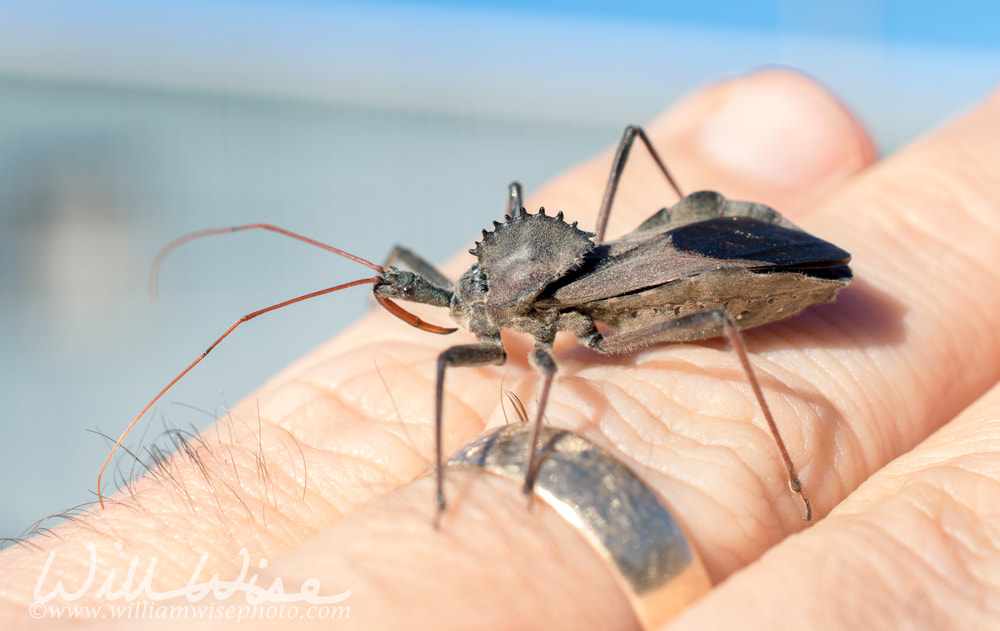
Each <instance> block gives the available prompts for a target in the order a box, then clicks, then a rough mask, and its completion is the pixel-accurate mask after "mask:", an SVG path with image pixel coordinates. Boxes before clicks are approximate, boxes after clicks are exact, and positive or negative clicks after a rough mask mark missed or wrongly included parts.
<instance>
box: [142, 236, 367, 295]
mask: <svg viewBox="0 0 1000 631" xmlns="http://www.w3.org/2000/svg"><path fill="white" fill-rule="evenodd" d="M244 230H269V231H271V232H276V233H278V234H281V235H284V236H286V237H291V238H293V239H297V240H299V241H302V242H304V243H308V244H309V245H314V246H316V247H317V248H321V249H323V250H326V251H327V252H333V253H334V254H339V255H340V256H342V257H344V258H347V259H350V260H352V261H355V262H357V263H361V264H362V265H364V266H366V267H370V268H371V269H373V270H375V271H376V272H378V273H379V274H384V273H385V268H383V267H382V266H381V265H376V264H374V263H372V262H371V261H368V260H365V259H363V258H361V257H360V256H355V255H353V254H351V253H350V252H345V251H343V250H341V249H340V248H335V247H333V246H332V245H327V244H326V243H323V242H321V241H317V240H315V239H310V238H309V237H307V236H304V235H301V234H297V233H295V232H292V231H291V230H285V229H284V228H279V227H278V226H275V225H272V224H269V223H252V224H246V225H243V226H230V227H228V228H208V229H206V230H197V231H195V232H189V233H188V234H185V235H183V236H180V237H177V238H176V239H174V240H173V241H171V242H170V243H168V244H167V245H166V246H165V247H164V248H163V249H162V250H160V251H159V252H158V253H157V255H156V257H155V258H154V259H153V264H152V265H151V266H150V268H149V295H150V297H151V298H153V299H154V300H155V299H156V294H157V285H158V283H157V280H158V278H159V275H160V265H161V264H162V263H163V259H165V258H167V256H168V255H169V254H170V253H171V252H173V251H174V250H176V249H177V248H179V247H180V246H182V245H184V244H185V243H187V242H188V241H194V240H195V239H200V238H201V237H207V236H211V235H214V234H229V233H230V232H242V231H244Z"/></svg>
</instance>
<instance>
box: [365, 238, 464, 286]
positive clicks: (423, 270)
mask: <svg viewBox="0 0 1000 631" xmlns="http://www.w3.org/2000/svg"><path fill="white" fill-rule="evenodd" d="M396 261H399V262H401V263H402V264H403V265H405V266H407V267H408V268H410V270H411V271H414V272H416V273H417V274H420V275H421V276H423V277H424V279H426V280H427V281H428V282H430V283H433V284H435V285H437V286H438V287H440V288H442V289H447V288H448V287H451V285H452V282H451V280H450V279H449V278H448V277H447V276H445V275H444V274H443V273H441V271H440V270H439V269H438V268H437V267H435V266H434V264H433V263H431V262H430V261H428V260H427V259H425V258H424V257H423V256H421V255H420V254H417V253H416V252H414V251H413V250H411V249H410V248H408V247H406V246H403V245H396V246H393V248H392V250H391V251H390V252H389V256H387V257H385V262H384V263H383V264H382V267H389V266H390V265H392V264H393V263H395V262H396Z"/></svg>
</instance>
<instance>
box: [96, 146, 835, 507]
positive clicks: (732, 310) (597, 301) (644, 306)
mask: <svg viewBox="0 0 1000 631" xmlns="http://www.w3.org/2000/svg"><path fill="white" fill-rule="evenodd" d="M637 138H638V139H639V140H641V142H642V144H643V145H644V146H645V147H646V149H647V150H648V152H649V154H650V155H651V156H652V158H653V160H654V161H655V163H656V165H657V167H658V168H659V170H660V172H661V173H662V174H663V176H664V177H665V178H666V180H667V182H668V183H669V184H670V186H671V187H672V188H673V189H674V191H675V192H676V193H677V195H678V196H679V197H680V198H681V199H680V201H679V202H677V203H676V204H675V205H674V206H672V207H665V208H663V209H661V210H659V211H658V212H656V213H655V214H653V215H652V216H651V217H650V218H649V219H647V220H646V221H644V222H643V223H642V224H640V225H639V226H638V227H637V228H636V229H635V230H633V231H632V232H630V233H628V234H626V235H625V236H623V237H621V238H619V239H616V240H614V241H605V239H604V234H605V231H606V228H607V223H608V219H609V216H610V213H611V207H612V204H613V202H614V198H615V193H616V192H617V189H618V184H619V182H620V180H621V177H622V173H623V170H624V166H625V163H626V162H627V159H628V155H629V152H630V151H631V148H632V145H633V144H634V142H635V140H636V139H637ZM507 207H508V212H507V215H506V217H505V218H504V221H503V222H498V221H494V222H493V229H492V230H489V231H487V230H483V236H482V240H481V241H478V242H476V246H475V247H474V248H473V249H471V250H470V253H471V254H473V255H475V256H476V259H477V261H476V263H474V264H473V265H472V267H470V268H469V269H468V271H466V272H465V273H464V274H463V275H462V276H461V278H459V279H458V281H457V282H454V283H453V282H452V281H451V280H450V279H448V278H447V277H446V276H445V275H444V274H443V273H441V272H440V271H438V269H437V268H436V267H434V265H433V264H431V263H430V262H428V261H427V260H425V259H424V258H423V257H421V256H420V255H418V254H416V253H415V252H413V251H412V250H409V249H407V248H404V247H401V246H396V247H395V248H394V249H393V250H392V252H391V253H390V255H389V256H388V258H387V260H386V263H385V265H376V264H374V263H371V262H369V261H367V260H365V259H362V258H360V257H358V256H355V255H353V254H349V253H347V252H345V251H343V250H340V249H338V248H334V247H332V246H329V245H326V244H324V243H321V242H319V241H316V240H313V239H310V238H308V237H304V236H302V235H299V234H295V233H293V232H290V231H288V230H284V229H282V228H278V227H277V226H273V225H270V224H250V225H244V226H235V227H231V228H219V229H209V230H201V231H198V232H193V233H190V234H188V235H185V236H182V237H180V238H178V239H176V240H175V241H173V242H171V243H170V244H168V245H167V246H166V247H165V248H164V249H163V250H162V251H161V252H160V254H159V255H157V257H156V259H155V260H154V263H153V270H152V276H153V279H154V281H155V276H156V272H157V269H158V266H159V264H160V262H161V261H162V260H163V258H164V257H165V256H166V255H167V254H168V253H170V252H171V251H172V250H174V249H175V248H176V247H178V246H180V245H181V244H183V243H186V242H187V241H190V240H192V239H196V238H199V237H203V236H208V235H213V234H223V233H227V232H238V231H243V230H253V229H261V230H269V231H272V232H276V233H278V234H282V235H284V236H287V237H291V238H294V239H298V240H300V241H304V242H306V243H308V244H310V245H314V246H316V247H319V248H323V249H325V250H328V251H330V252H333V253H335V254H339V255H340V256H344V257H346V258H349V259H351V260H353V261H356V262H358V263H361V264H362V265H366V266H368V267H370V268H371V269H373V270H375V272H376V273H377V275H376V276H374V277H372V278H365V279H361V280H355V281H352V282H349V283H344V284H341V285H337V286H335V287H329V288H327V289H321V290H319V291H315V292H311V293H308V294H305V295H302V296H298V297H296V298H292V299H290V300H286V301H284V302H281V303H278V304H275V305H271V306H269V307H265V308H264V309H260V310H258V311H255V312H253V313H250V314H247V315H245V316H243V317H242V318H240V319H239V320H238V321H236V323H234V324H233V325H232V326H231V327H229V329H227V330H226V331H225V332H224V333H223V334H222V335H221V336H220V337H219V338H218V339H217V340H216V341H215V342H213V343H212V345H211V346H209V347H208V349H207V350H205V352H204V353H202V354H201V356H199V357H198V358H197V359H196V360H195V361H194V362H192V363H191V364H190V365H189V366H188V367H187V368H185V369H184V370H183V371H182V372H181V373H180V374H179V375H177V377H175V378H174V379H173V380H172V381H171V382H170V383H168V384H167V385H166V387H164V388H163V390H161V391H160V392H159V393H158V394H157V395H156V396H155V397H154V398H153V400H152V401H150V402H149V403H148V404H147V405H146V407H145V408H143V410H142V411H141V412H140V413H139V415H138V416H136V418H135V419H134V420H133V421H132V423H131V424H130V425H129V426H128V428H126V430H125V432H124V433H123V434H122V436H121V437H120V438H119V439H118V441H117V442H116V443H115V445H114V447H113V449H112V450H111V453H110V454H109V455H108V458H107V460H105V462H104V466H103V467H102V468H101V471H100V473H99V474H98V478H97V488H98V497H99V499H100V502H101V506H102V507H103V506H104V498H103V496H102V495H101V492H100V489H101V477H102V476H103V474H104V470H105V469H106V468H107V466H108V463H110V461H111V458H112V457H113V456H114V453H115V451H116V450H117V449H118V448H119V447H120V446H121V444H122V441H123V440H124V439H125V436H126V435H127V434H128V433H129V431H131V429H132V428H133V427H134V426H135V424H136V423H137V422H138V421H139V419H141V418H142V417H143V415H145V413H146V412H147V411H148V410H149V409H150V408H151V407H152V406H153V405H154V404H155V403H156V402H157V401H158V400H159V399H160V397H162V396H163V394H164V393H166V392H167V390H169V389H170V388H171V387H172V386H173V385H174V384H175V383H177V382H178V381H179V380H180V379H181V378H182V377H184V375H186V374H187V373H188V372H189V371H190V370H191V369H192V368H194V367H195V366H196V365H197V364H198V363H199V362H200V361H201V360H202V359H204V357H205V356H206V355H208V353H209V352H211V351H212V349H214V348H215V347H216V346H217V345H218V344H219V343H220V342H221V341H222V340H223V339H225V338H226V337H227V336H228V335H229V334H230V333H232V332H233V331H234V330H235V329H236V328H237V327H238V326H239V325H240V324H242V323H244V322H247V321H249V320H252V319H254V318H256V317H258V316H260V315H263V314H265V313H268V312H270V311H274V310H276V309H280V308H282V307H286V306H288V305H291V304H294V303H297V302H301V301H303V300H308V299H309V298H314V297H317V296H321V295H324V294H328V293H332V292H335V291H338V290H340V289H346V288H348V287H354V286H357V285H362V284H372V285H374V287H373V293H374V296H375V299H376V301H378V303H379V304H380V305H381V306H382V307H383V308H385V309H386V310H387V311H389V312H390V313H392V314H393V315H395V316H397V317H398V318H400V319H402V320H403V321H405V322H406V323H408V324H410V325H411V326H414V327H417V328H419V329H422V330H424V331H428V332H430V333H438V334H447V333H451V332H453V331H456V330H457V329H456V328H444V327H440V326H436V325H433V324H430V323H427V322H424V321H423V320H421V319H420V318H418V317H417V316H416V315H414V314H412V313H409V312H408V311H406V310H404V309H403V308H402V307H400V306H399V305H397V304H396V303H395V302H393V299H400V300H407V301H411V302H417V303H423V304H427V305H432V306H436V307H446V308H448V309H449V312H450V315H451V318H452V319H453V320H454V321H455V322H456V323H457V324H458V325H460V326H461V327H463V328H465V329H467V330H468V331H470V332H471V333H473V334H474V335H475V336H476V337H477V338H478V341H477V342H476V343H473V344H462V345H459V346H453V347H451V348H449V349H447V350H445V351H444V352H442V353H441V354H440V355H439V357H438V362H437V384H436V388H435V395H434V402H435V417H434V423H435V440H436V453H435V464H436V466H437V497H436V501H437V508H438V515H439V516H440V515H441V513H443V511H444V509H445V496H444V467H443V454H442V426H443V413H444V410H443V406H444V383H445V373H446V371H447V368H449V367H458V366H485V365H500V364H503V363H504V362H506V360H507V353H506V351H505V350H504V346H503V342H502V341H501V338H500V331H501V329H504V328H506V329H510V330H513V331H517V332H521V333H527V334H529V335H531V336H532V337H533V338H534V340H535V347H534V349H533V350H532V351H531V353H530V355H529V362H530V363H531V364H532V366H534V368H535V369H536V370H538V371H539V373H541V375H542V387H541V392H540V395H539V400H538V408H537V410H536V412H535V418H534V430H533V434H532V440H531V447H530V451H529V456H528V460H527V462H529V463H533V464H531V465H530V466H529V467H528V473H527V475H526V476H525V481H524V491H525V492H526V493H530V491H531V488H532V483H533V478H534V475H535V473H536V471H537V465H538V463H537V462H535V455H536V451H537V449H538V445H537V443H538V434H539V429H540V427H541V424H542V418H543V414H544V412H545V408H546V404H547V402H548V397H549V391H550V389H551V386H552V381H553V378H554V376H555V373H556V363H555V360H554V359H553V358H552V355H551V353H550V351H551V350H552V346H553V343H554V341H555V337H556V333H557V332H558V331H567V332H570V333H572V334H574V335H575V336H576V337H577V339H578V340H579V341H580V342H582V343H583V344H585V345H586V346H588V347H589V348H591V349H594V350H596V351H598V352H601V353H625V352H630V351H632V350H635V349H637V348H640V347H643V346H648V345H651V344H658V343H664V342H688V341H695V340H704V339H710V338H715V337H720V336H725V337H727V338H728V339H729V342H730V344H731V345H732V347H733V349H734V350H735V352H736V354H737V356H738V357H739V360H740V364H741V365H742V368H743V370H744V372H745V373H746V376H747V380H748V381H749V382H750V385H751V387H752V389H753V392H754V396H755V397H756V400H757V403H758V405H759V406H760V408H761V410H762V412H763V414H764V418H765V420H766V421H767V425H768V428H769V430H770V432H771V435H772V437H773V438H774V441H775V444H776V445H777V448H778V452H779V454H780V456H781V459H782V462H783V464H784V466H785V469H786V472H787V476H788V484H789V488H790V489H791V490H792V491H793V492H794V493H795V494H797V495H799V496H800V497H801V499H802V501H803V503H804V505H805V516H804V519H805V520H806V521H808V520H810V519H811V518H812V505H811V503H810V501H809V499H808V498H806V496H805V494H804V493H803V490H802V484H801V482H800V481H799V478H798V474H797V472H796V469H795V466H794V464H793V463H792V460H791V457H790V456H789V454H788V450H787V448H786V447H785V443H784V441H783V440H782V438H781V434H780V432H779V431H778V427H777V425H776V423H775V422H774V418H773V417H772V415H771V411H770V408H769V407H768V405H767V402H766V401H765V399H764V395H763V392H762V390H761V388H760V384H759V383H758V381H757V378H756V376H755V374H754V371H753V368H752V367H751V365H750V361H749V359H748V357H747V352H746V349H745V347H744V344H743V341H742V335H741V334H740V330H742V329H748V328H750V327H754V326H758V325H761V324H767V323H770V322H774V321H777V320H781V319H784V318H787V317H789V316H791V315H794V314H796V313H798V312H799V311H801V310H803V309H805V308H806V307H808V306H809V305H812V304H816V303H821V302H829V301H831V300H833V299H834V296H835V295H836V293H837V291H838V290H839V289H841V288H842V287H844V286H846V285H847V284H848V283H850V281H851V279H852V272H851V269H850V267H849V266H848V263H849V262H850V255H849V254H848V253H847V252H845V251H844V250H842V249H840V248H839V247H837V246H835V245H833V244H831V243H828V242H826V241H823V240H822V239H819V238H817V237H814V236H812V235H810V234H809V233H807V232H805V231H803V230H801V229H800V228H797V227H796V226H795V225H793V224H792V223H790V222H789V221H787V220H786V219H785V218H784V217H782V216H781V215H780V214H779V213H778V212H777V211H775V210H773V209H772V208H769V207H767V206H765V205H763V204H755V203H750V202H739V201H730V200H727V199H725V198H724V197H723V196H722V195H720V194H719V193H716V192H712V191H701V192H697V193H692V194H690V195H687V196H684V195H683V194H682V193H681V192H680V188H679V187H678V186H677V184H676V182H675V181H674V179H673V177H672V176H671V175H670V172H669V171H668V170H667V168H666V165H665V164H664V162H663V160H662V159H661V158H660V156H659V154H658V153H657V151H656V149H655V148H654V147H653V145H652V143H651V142H650V140H649V138H648V136H647V135H646V133H645V132H644V131H643V130H642V129H641V128H639V127H634V126H630V127H627V128H626V129H625V133H624V134H623V136H622V138H621V141H620V142H619V145H618V149H617V152H616V154H615V157H614V161H613V163H612V166H611V172H610V174H609V177H608V183H607V187H606V189H605V193H604V198H603V200H602V202H601V207H600V212H599V214H598V219H597V227H596V231H595V232H594V233H588V232H584V231H583V230H580V229H579V228H578V227H577V222H573V223H568V222H566V221H565V220H564V219H563V213H562V212H560V213H558V214H557V215H555V216H550V215H546V214H545V209H544V208H542V209H540V210H539V212H538V213H537V214H531V213H528V212H527V211H526V210H525V209H524V207H523V205H522V192H521V186H520V184H518V183H516V182H515V183H512V184H511V185H510V186H509V188H508V200H507ZM397 261H398V262H399V263H401V264H403V265H405V266H406V267H408V268H409V271H408V270H402V269H397V268H396V267H394V266H393V265H392V264H393V263H395V262H397ZM597 323H602V324H604V325H607V326H608V327H609V328H610V330H611V331H612V332H611V333H609V334H607V335H606V334H604V333H602V332H601V331H600V330H598V328H597V326H596V324H597Z"/></svg>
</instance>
